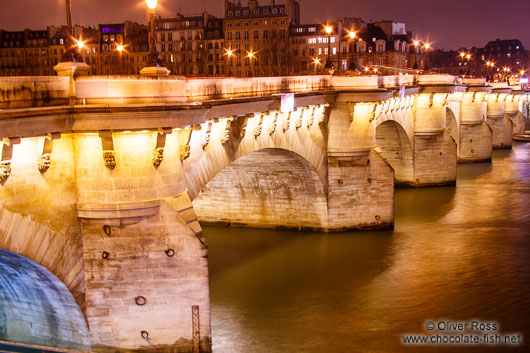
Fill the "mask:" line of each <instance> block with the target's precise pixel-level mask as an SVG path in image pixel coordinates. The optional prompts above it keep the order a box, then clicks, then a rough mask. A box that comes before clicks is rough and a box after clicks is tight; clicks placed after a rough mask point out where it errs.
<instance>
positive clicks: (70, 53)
mask: <svg viewBox="0 0 530 353" xmlns="http://www.w3.org/2000/svg"><path fill="white" fill-rule="evenodd" d="M64 4H65V7H66V27H67V30H68V36H67V39H66V46H67V47H66V50H65V51H64V54H63V56H62V57H61V62H74V63H77V62H79V63H82V62H83V58H82V57H81V56H80V55H79V52H78V49H82V48H83V46H84V43H83V42H80V41H77V40H75V39H74V27H73V26H72V10H71V5H70V0H65V1H64ZM73 41H75V44H74V43H73ZM80 43H81V46H80ZM76 47H77V49H76Z"/></svg>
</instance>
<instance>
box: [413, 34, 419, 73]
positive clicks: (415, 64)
mask: <svg viewBox="0 0 530 353" xmlns="http://www.w3.org/2000/svg"><path fill="white" fill-rule="evenodd" d="M412 44H413V45H414V65H412V68H413V69H415V70H417V69H418V46H419V45H420V41H419V40H415V41H413V42H412Z"/></svg>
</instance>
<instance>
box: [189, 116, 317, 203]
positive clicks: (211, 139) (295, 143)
mask: <svg viewBox="0 0 530 353" xmlns="http://www.w3.org/2000/svg"><path fill="white" fill-rule="evenodd" d="M277 114H278V116H276V117H273V116H271V115H269V116H267V117H265V118H264V117H262V116H260V114H255V115H254V116H253V117H244V118H235V119H234V120H233V121H230V122H229V120H228V119H220V121H218V122H216V123H213V124H212V126H211V130H210V129H209V128H206V127H204V126H203V128H202V129H201V130H199V131H193V133H192V135H191V138H190V143H189V144H190V156H189V158H187V159H186V160H185V161H184V163H183V170H184V178H185V180H186V188H187V190H188V194H189V196H190V198H191V199H192V200H193V199H194V198H195V197H196V196H197V195H198V194H199V192H200V191H201V190H203V189H204V187H205V186H206V184H207V183H208V182H209V181H210V180H212V179H213V178H214V177H215V176H216V175H217V174H218V173H219V172H220V171H221V170H222V169H223V168H225V167H227V166H229V165H230V164H231V163H233V162H234V161H236V160H237V159H238V158H241V157H244V156H246V155H248V154H250V153H253V152H256V151H260V150H263V149H282V150H287V151H290V152H292V153H294V154H296V155H298V156H299V157H301V158H303V159H304V160H305V161H306V162H307V163H309V165H311V166H312V167H313V169H314V170H315V171H316V173H317V175H318V176H319V178H320V181H321V183H322V184H323V185H324V189H326V187H327V149H326V143H327V142H326V132H325V131H324V128H323V127H322V126H323V124H319V122H318V121H317V119H318V118H320V119H322V120H320V121H323V120H324V117H323V116H324V113H321V114H322V116H321V117H315V116H311V115H310V114H304V113H303V112H302V110H299V111H297V112H293V113H277ZM314 114H315V113H314ZM315 115H317V114H315ZM227 126H229V128H228V127H227ZM209 130H210V132H209V133H208V131H209ZM205 142H207V144H206V146H205Z"/></svg>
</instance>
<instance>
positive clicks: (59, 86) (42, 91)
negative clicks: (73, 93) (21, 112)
mask: <svg viewBox="0 0 530 353" xmlns="http://www.w3.org/2000/svg"><path fill="white" fill-rule="evenodd" d="M69 95H70V82H69V79H68V77H59V76H24V77H1V78H0V109H16V108H25V107H42V106H54V105H63V104H68V97H69Z"/></svg>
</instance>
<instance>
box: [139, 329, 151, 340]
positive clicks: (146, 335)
mask: <svg viewBox="0 0 530 353" xmlns="http://www.w3.org/2000/svg"><path fill="white" fill-rule="evenodd" d="M140 335H142V338H143V339H144V340H148V339H149V332H147V331H142V332H140Z"/></svg>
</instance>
